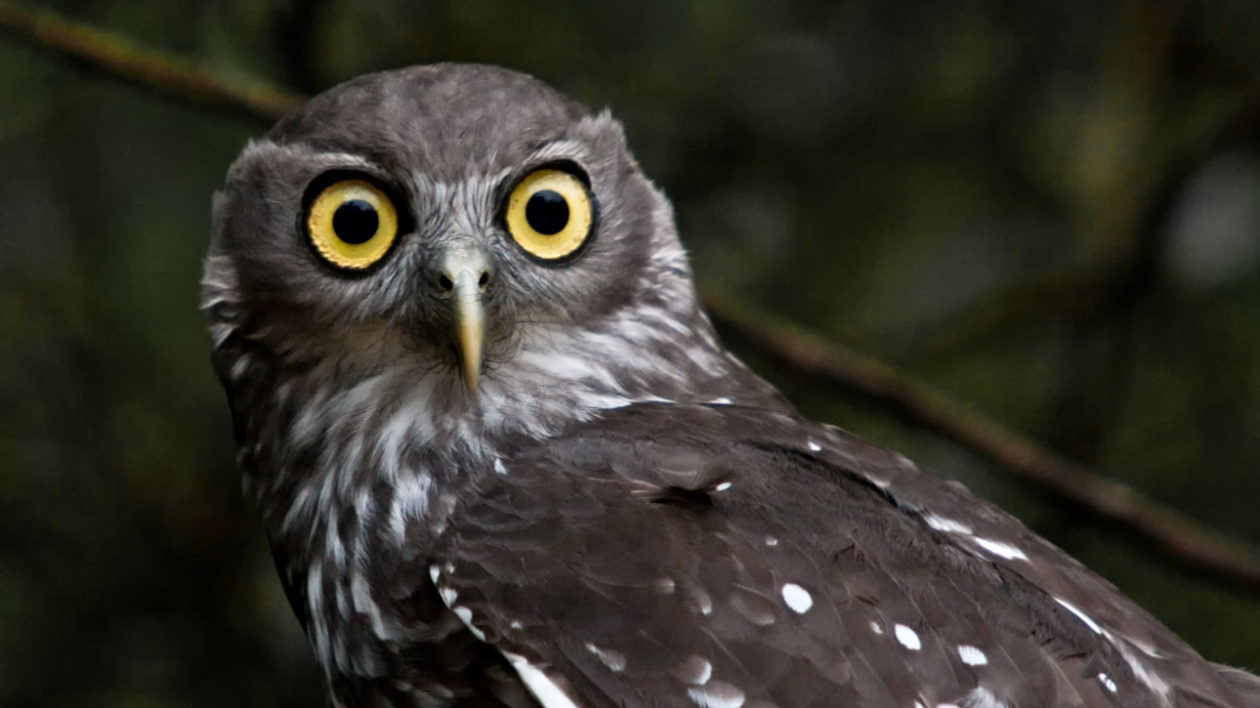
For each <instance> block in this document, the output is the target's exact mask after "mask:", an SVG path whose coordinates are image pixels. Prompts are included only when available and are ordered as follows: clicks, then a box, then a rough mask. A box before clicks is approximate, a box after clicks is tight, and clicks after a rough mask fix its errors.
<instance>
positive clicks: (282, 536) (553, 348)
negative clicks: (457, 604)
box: [217, 299, 788, 559]
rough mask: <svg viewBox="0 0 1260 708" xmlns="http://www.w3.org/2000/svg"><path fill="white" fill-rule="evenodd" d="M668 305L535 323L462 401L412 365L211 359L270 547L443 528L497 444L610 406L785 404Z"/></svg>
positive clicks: (255, 353)
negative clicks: (345, 524) (324, 536)
mask: <svg viewBox="0 0 1260 708" xmlns="http://www.w3.org/2000/svg"><path fill="white" fill-rule="evenodd" d="M673 304H674V306H675V307H678V308H679V310H680V311H678V312H673V311H671V310H670V309H668V308H665V307H662V306H661V304H660V303H652V304H651V306H644V307H635V308H633V309H627V310H623V311H620V312H616V313H613V314H612V315H610V316H608V317H606V318H604V319H603V320H602V321H601V322H599V323H598V324H597V325H595V326H588V327H585V328H582V329H580V330H574V328H571V327H570V328H565V327H559V326H557V327H552V328H548V327H541V326H535V327H534V328H533V329H531V330H530V331H528V332H523V333H522V334H521V337H520V339H519V342H518V344H517V345H516V346H515V347H513V352H512V355H511V356H509V357H505V358H500V359H491V360H490V361H488V363H487V367H486V370H485V372H484V374H483V375H482V379H481V382H480V384H479V386H478V389H477V391H476V392H475V394H472V395H470V394H469V392H468V391H467V390H466V388H465V386H464V383H463V381H462V379H461V378H460V376H459V375H458V372H457V371H453V370H451V369H450V368H449V367H435V366H433V365H432V363H430V362H425V361H423V360H422V359H421V358H419V357H412V358H411V359H408V358H407V357H401V356H400V357H398V363H396V364H394V365H391V366H384V367H381V368H379V369H377V370H375V371H372V372H370V373H368V374H365V375H357V376H355V377H354V378H349V377H344V376H343V377H342V378H338V376H337V375H336V374H335V373H334V371H333V370H334V369H336V368H337V367H335V366H328V367H321V366H320V365H319V364H315V365H311V366H307V367H294V366H293V365H292V362H288V363H284V362H279V361H274V359H275V357H274V355H269V354H268V353H267V352H266V351H265V350H261V351H260V350H259V349H258V348H257V347H258V345H256V344H252V346H253V347H254V349H252V350H245V351H240V352H236V353H235V356H232V354H231V353H230V352H228V351H222V350H221V351H220V352H218V353H217V354H218V355H219V356H221V357H223V358H224V359H225V361H222V362H220V371H221V373H222V372H228V373H229V375H228V376H225V384H226V385H227V387H228V390H229V392H230V396H231V398H232V400H233V408H234V410H235V412H236V413H237V416H236V418H237V433H238V438H239V442H240V450H241V452H240V455H241V465H242V467H243V469H244V472H245V486H246V489H247V491H248V492H249V494H250V495H251V496H253V497H254V498H255V500H256V501H257V502H258V504H259V506H260V508H261V509H262V511H263V514H264V517H265V520H266V523H267V526H268V530H269V532H270V534H271V537H272V539H273V541H274V542H276V543H277V544H278V545H280V546H283V547H284V550H285V553H286V554H290V555H301V556H305V557H306V558H308V559H309V558H313V557H315V556H317V555H321V554H325V553H326V552H327V551H328V550H329V549H328V548H326V547H325V548H315V547H314V546H312V539H314V538H315V537H316V536H319V535H320V534H321V533H323V532H324V530H325V529H326V528H331V527H335V526H336V522H337V521H340V520H343V519H345V518H346V517H348V516H353V518H355V519H356V524H357V525H359V526H363V527H364V528H363V531H364V532H370V533H377V534H382V535H383V537H382V538H380V539H377V541H380V542H385V541H389V540H397V539H401V538H402V536H403V535H405V534H406V533H407V530H408V528H409V527H411V526H413V525H414V524H415V523H417V522H423V523H425V524H428V525H439V524H440V523H441V520H442V518H443V515H444V513H445V511H444V504H446V502H444V501H443V494H453V495H458V492H459V490H460V488H461V487H462V486H463V485H465V484H468V483H469V482H470V481H471V480H473V479H475V478H476V476H477V475H479V474H487V473H493V471H494V468H495V463H496V459H497V457H498V456H499V455H501V454H504V453H505V452H506V451H507V450H505V446H508V447H518V446H519V445H521V444H522V441H524V443H525V444H528V443H529V442H530V441H542V440H545V439H547V438H549V437H551V436H553V435H556V434H558V433H560V432H562V431H563V430H564V429H565V428H567V427H569V426H571V425H574V424H576V423H579V422H582V421H584V420H589V419H591V418H593V417H595V416H598V415H600V414H601V413H602V412H603V411H606V410H609V409H615V408H621V407H624V406H627V405H633V404H634V403H636V402H641V401H661V400H667V401H679V402H699V403H711V404H742V405H756V406H762V407H774V408H787V407H788V406H787V404H786V403H785V402H783V400H782V398H781V397H780V396H779V394H778V393H777V392H776V391H775V390H774V389H773V387H771V386H769V384H767V383H765V382H764V381H762V380H761V379H760V378H758V377H757V376H756V375H754V374H752V373H751V372H750V371H749V370H748V369H747V368H746V367H744V366H743V365H742V364H741V363H740V362H739V361H738V360H736V359H735V358H734V357H733V356H731V355H730V354H729V353H728V352H726V350H724V349H723V348H722V347H721V345H720V344H719V343H718V341H717V338H716V336H715V334H714V332H713V328H712V326H711V325H710V323H709V321H708V319H707V317H706V316H705V315H704V314H703V313H702V312H701V311H700V310H699V309H698V308H696V307H694V305H692V306H691V307H686V304H687V303H686V300H682V301H681V302H680V301H679V300H677V299H676V300H674V303H673ZM684 333H685V334H684ZM241 341H242V342H245V341H248V342H251V343H253V342H256V341H257V340H256V339H251V338H246V337H242V338H241ZM231 344H232V342H231V341H227V342H225V345H227V346H225V347H224V349H229V350H230V349H231ZM269 362H274V363H270V364H269ZM295 369H297V370H298V371H297V373H288V374H287V375H286V374H284V373H282V372H293V371H294V370H295ZM240 372H243V373H240ZM231 373H239V375H237V376H236V377H235V378H232V376H231V375H230V374H231ZM509 441H510V442H509ZM369 527H370V528H369ZM334 546H335V544H334ZM332 550H333V551H334V552H335V551H336V550H337V549H336V548H335V547H334V548H332ZM334 555H335V553H334Z"/></svg>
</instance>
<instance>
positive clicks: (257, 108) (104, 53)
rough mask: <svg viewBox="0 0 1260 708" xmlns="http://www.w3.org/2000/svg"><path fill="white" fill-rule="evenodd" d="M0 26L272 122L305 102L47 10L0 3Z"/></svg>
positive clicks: (147, 82)
mask: <svg viewBox="0 0 1260 708" xmlns="http://www.w3.org/2000/svg"><path fill="white" fill-rule="evenodd" d="M0 28H3V29H6V30H8V31H10V32H12V33H14V34H16V35H17V36H19V37H22V38H23V39H27V40H30V41H33V42H35V43H36V44H38V45H40V46H42V47H44V48H46V49H51V50H53V51H55V52H56V53H58V54H62V55H65V56H70V57H73V58H75V59H78V60H80V61H82V62H84V63H85V64H87V65H88V66H90V67H92V68H95V69H100V70H104V71H106V72H108V73H110V74H113V75H115V76H117V77H120V78H123V79H126V80H127V81H130V82H131V83H133V84H136V85H138V86H141V87H144V88H148V89H156V90H158V91H161V92H162V93H164V94H166V95H176V96H179V97H181V98H184V99H189V100H193V101H196V102H198V103H204V104H210V105H219V106H225V107H228V108H233V109H236V110H239V111H243V112H245V113H246V114H248V115H251V116H257V117H264V118H268V119H271V120H275V119H277V118H279V117H280V116H283V115H284V114H286V113H288V112H289V111H290V110H292V109H293V108H295V107H296V106H299V105H301V103H302V102H303V100H304V98H303V97H302V96H298V95H296V94H291V93H287V92H285V91H282V90H280V89H277V88H274V87H272V86H269V85H267V84H265V83H263V82H261V81H229V80H227V79H226V78H224V77H222V76H219V75H217V74H215V73H214V72H211V71H209V70H207V69H203V68H200V67H196V66H193V65H192V64H189V63H187V62H184V61H181V60H180V59H177V58H175V57H172V56H170V55H168V54H165V53H163V52H158V51H155V50H151V49H143V48H140V47H137V46H135V45H134V44H133V43H132V42H131V41H129V40H128V39H127V38H126V37H124V36H122V35H119V34H117V33H113V32H106V31H103V30H99V29H95V28H92V27H88V26H86V25H82V24H78V23H75V22H70V21H68V20H66V19H64V18H62V17H61V16H59V15H57V14H56V13H52V12H47V11H36V10H28V9H26V8H22V7H18V6H16V5H13V4H11V3H8V2H0Z"/></svg>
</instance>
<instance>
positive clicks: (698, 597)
mask: <svg viewBox="0 0 1260 708" xmlns="http://www.w3.org/2000/svg"><path fill="white" fill-rule="evenodd" d="M691 594H692V597H693V599H694V600H695V603H696V609H698V610H700V614H702V615H707V614H710V613H712V612H713V598H711V597H709V593H707V592H705V591H704V589H703V588H691Z"/></svg>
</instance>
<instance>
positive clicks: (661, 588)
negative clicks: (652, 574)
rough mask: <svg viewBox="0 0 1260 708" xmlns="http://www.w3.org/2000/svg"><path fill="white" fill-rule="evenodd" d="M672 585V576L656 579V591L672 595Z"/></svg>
mask: <svg viewBox="0 0 1260 708" xmlns="http://www.w3.org/2000/svg"><path fill="white" fill-rule="evenodd" d="M674 587H675V586H674V580H673V578H660V579H659V580H657V581H656V591H657V592H659V593H660V594H662V595H673V594H674Z"/></svg>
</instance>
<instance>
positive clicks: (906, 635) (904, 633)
mask: <svg viewBox="0 0 1260 708" xmlns="http://www.w3.org/2000/svg"><path fill="white" fill-rule="evenodd" d="M893 634H894V635H895V636H896V637H897V641H899V642H901V646H903V647H905V648H907V649H909V650H910V651H918V650H920V649H922V648H923V642H922V641H920V640H919V634H918V632H915V631H914V630H913V629H910V628H909V627H907V626H905V625H904V624H899V625H897V626H895V627H893Z"/></svg>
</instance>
